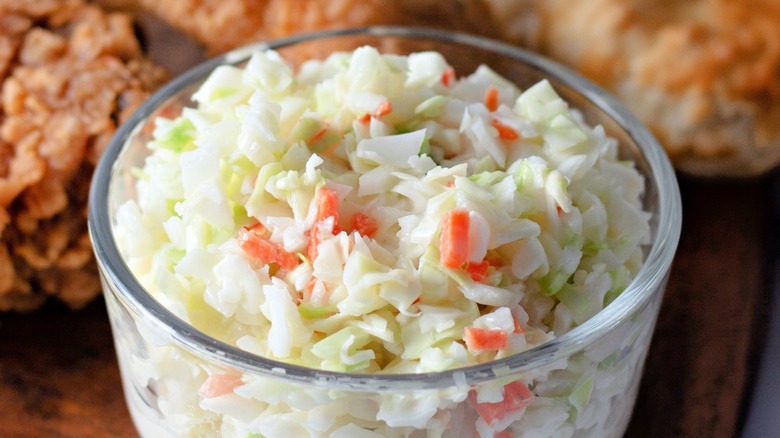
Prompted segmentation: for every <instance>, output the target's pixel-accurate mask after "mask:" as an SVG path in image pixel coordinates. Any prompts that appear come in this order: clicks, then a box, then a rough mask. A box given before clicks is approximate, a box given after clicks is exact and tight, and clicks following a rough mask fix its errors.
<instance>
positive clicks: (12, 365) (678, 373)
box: [0, 178, 771, 438]
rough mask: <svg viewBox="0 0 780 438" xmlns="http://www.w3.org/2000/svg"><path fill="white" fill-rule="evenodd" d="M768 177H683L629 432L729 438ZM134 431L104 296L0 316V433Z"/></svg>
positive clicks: (760, 251) (754, 328) (755, 316)
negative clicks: (674, 239)
mask: <svg viewBox="0 0 780 438" xmlns="http://www.w3.org/2000/svg"><path fill="white" fill-rule="evenodd" d="M770 188H771V181H770V180H769V179H767V178H765V179H760V180H752V181H748V182H706V181H700V180H692V179H686V178H683V179H681V189H682V197H683V216H684V221H683V234H682V239H681V242H680V247H679V250H678V253H677V256H676V259H675V263H674V266H673V269H672V273H671V278H670V281H669V287H668V289H667V291H666V295H665V298H664V304H663V306H662V309H661V314H660V316H659V321H658V326H657V330H656V333H655V336H654V338H653V343H652V345H651V348H650V353H649V356H648V360H647V364H646V367H645V373H644V377H643V381H642V385H641V389H640V393H639V399H638V400H637V404H636V408H635V411H634V416H633V419H632V422H631V425H630V427H629V432H628V434H627V436H628V437H707V438H731V437H735V436H738V431H739V429H740V426H741V422H742V420H743V417H744V415H743V414H744V412H745V409H746V407H747V404H748V402H749V396H750V387H751V381H752V378H753V375H754V371H755V370H756V367H757V364H758V360H757V359H758V354H759V353H760V349H761V347H762V344H763V342H764V339H763V333H764V331H765V327H766V323H767V314H766V312H765V310H764V309H765V308H766V307H765V303H766V300H767V299H768V298H767V297H768V294H769V291H770V285H769V282H768V279H769V275H768V274H769V273H768V265H769V264H768V250H769V247H770V242H771V236H770V231H771V230H770V227H769V223H770V222H769V220H770V219H769V218H770V208H769V202H768V199H769V198H768V196H769V194H770ZM38 436H41V437H43V436H45V437H48V438H52V437H74V438H76V437H79V438H89V437H133V436H137V435H136V433H135V431H134V429H133V425H132V423H131V421H130V417H129V414H128V411H127V408H126V407H125V403H124V398H123V395H122V388H121V384H120V380H119V373H118V369H117V363H116V358H115V356H114V350H113V344H112V339H111V332H110V328H109V323H108V319H107V315H106V312H105V308H104V303H103V301H102V300H98V301H96V302H94V303H92V304H91V305H90V306H88V307H87V308H86V309H83V310H81V311H70V310H67V309H64V308H62V307H61V306H58V305H55V304H52V305H49V306H47V307H46V308H44V309H43V310H42V311H40V312H37V313H32V314H27V315H19V314H0V437H4V438H5V437H9V438H11V437H38Z"/></svg>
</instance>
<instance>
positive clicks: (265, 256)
mask: <svg viewBox="0 0 780 438" xmlns="http://www.w3.org/2000/svg"><path fill="white" fill-rule="evenodd" d="M236 240H237V241H238V246H240V247H241V249H243V250H244V252H246V253H247V254H249V255H250V256H252V257H254V258H256V259H258V260H260V261H261V262H263V263H265V264H266V265H267V264H271V263H276V264H277V265H279V267H280V268H282V269H285V270H287V271H290V270H292V269H295V267H296V266H298V262H299V260H298V257H297V256H296V255H295V254H292V253H289V252H287V251H286V250H285V249H284V247H282V245H279V244H278V243H274V242H271V241H270V240H268V230H266V228H265V227H264V226H263V225H262V224H259V223H258V224H255V225H253V226H251V227H249V228H242V229H241V230H239V232H238V237H237V238H236Z"/></svg>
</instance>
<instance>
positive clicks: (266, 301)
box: [117, 47, 649, 437]
mask: <svg viewBox="0 0 780 438" xmlns="http://www.w3.org/2000/svg"><path fill="white" fill-rule="evenodd" d="M448 69H451V67H450V66H449V65H448V64H447V62H446V60H445V59H444V58H443V57H442V56H441V55H440V54H438V53H433V52H422V53H416V54H412V55H410V56H408V57H402V56H391V55H383V54H380V53H379V52H378V51H377V50H376V49H374V48H371V47H362V48H360V49H358V50H356V51H355V52H352V53H338V54H334V55H332V56H331V57H329V58H327V59H326V60H324V61H308V62H306V63H305V64H304V65H302V66H301V67H300V69H299V71H298V72H297V73H296V72H294V71H293V69H292V68H291V67H290V66H288V65H287V63H286V62H285V61H284V60H283V59H282V58H281V56H279V54H277V53H276V52H273V51H265V52H259V53H256V54H255V55H254V56H252V58H251V60H250V61H249V62H248V63H247V65H246V67H245V68H236V67H220V68H218V69H216V70H215V71H214V72H213V74H212V75H211V76H210V77H209V78H208V79H207V80H206V81H205V82H204V83H203V85H202V86H201V88H200V89H199V90H198V91H197V92H196V93H195V95H194V96H193V99H194V101H195V102H196V103H197V108H191V109H187V110H185V111H183V112H182V114H181V115H180V116H179V117H178V118H175V119H173V120H167V119H158V121H157V128H156V129H155V131H154V141H152V142H151V143H150V144H149V147H150V150H151V155H150V157H149V158H148V159H147V162H146V165H145V166H144V167H143V168H142V169H139V172H138V174H139V175H141V176H142V177H141V179H140V180H139V182H138V195H139V196H138V199H137V200H135V201H128V203H126V204H125V205H122V206H121V207H120V208H119V211H118V214H117V236H118V240H119V242H120V244H121V246H122V249H123V251H124V254H125V256H126V257H127V259H128V262H129V264H130V266H131V268H132V269H133V271H134V272H135V274H136V275H137V276H138V278H140V279H141V280H142V281H143V283H144V285H145V286H146V287H147V288H148V289H149V290H150V291H151V292H152V293H153V294H154V295H155V296H157V297H158V298H159V299H160V301H161V302H163V303H165V304H166V305H167V306H168V307H170V308H171V309H172V310H174V311H175V312H176V314H177V315H180V316H181V317H182V318H184V319H185V320H187V321H189V322H190V323H192V324H193V325H196V327H197V328H198V329H200V330H202V331H204V332H206V333H208V334H210V335H212V336H214V337H216V338H218V339H221V340H224V341H226V342H229V343H232V344H234V345H237V346H238V347H239V348H243V349H245V350H247V351H250V352H252V353H255V354H259V355H263V356H267V357H271V358H275V359H279V360H283V361H288V362H290V363H295V364H298V365H303V366H308V367H313V368H320V369H327V370H335V371H345V372H377V373H383V372H384V373H397V372H403V373H407V372H411V373H415V372H431V371H441V370H444V369H449V368H457V367H462V366H466V365H471V364H476V363H481V362H485V361H489V360H492V359H495V358H499V357H505V356H508V355H511V354H515V353H519V352H521V351H524V350H526V349H529V348H532V347H534V346H537V345H539V344H541V343H544V342H546V341H549V340H550V339H552V338H553V337H555V336H559V335H561V334H563V333H565V332H567V331H569V330H571V329H572V328H573V327H576V326H577V325H578V324H581V323H582V322H584V321H585V320H587V319H588V318H590V317H592V316H593V315H594V314H596V313H597V312H599V311H600V310H601V309H602V308H603V307H604V306H605V305H607V304H608V303H609V302H610V301H612V300H614V299H615V298H616V297H617V295H619V294H620V292H621V291H622V290H623V289H624V288H625V286H626V284H627V283H628V282H629V281H630V279H631V278H632V276H633V275H634V274H635V273H636V272H637V270H638V269H639V267H640V265H641V261H642V245H644V244H646V243H647V242H648V240H649V225H648V222H649V214H648V213H647V212H645V211H643V210H642V204H641V202H640V198H641V196H642V194H643V191H644V181H643V179H642V177H641V176H640V174H639V173H638V172H637V171H636V169H634V167H633V165H632V164H630V163H626V162H623V161H618V158H617V152H616V144H615V142H614V141H613V140H611V139H609V138H608V137H607V136H606V134H605V133H604V131H603V129H602V128H601V127H595V128H593V127H590V126H588V125H586V124H585V123H584V122H583V121H582V118H581V117H580V116H579V115H578V114H577V113H576V112H574V111H572V110H571V109H569V107H568V104H567V103H566V102H565V101H564V100H563V99H561V98H560V97H559V96H558V94H557V93H556V92H555V90H554V89H553V87H552V86H551V85H550V84H549V83H548V82H546V81H542V82H539V83H537V84H536V85H533V86H532V87H530V88H528V89H527V90H520V89H518V88H517V87H515V86H514V85H513V84H512V83H511V82H509V81H508V80H506V79H504V78H502V77H500V76H499V75H498V74H497V73H495V72H494V71H492V70H490V69H489V68H487V67H485V66H483V67H480V68H479V69H478V70H477V71H476V72H474V73H473V74H471V75H469V76H465V77H462V78H460V79H457V78H455V79H453V82H452V83H445V82H447V81H443V80H442V78H443V75H446V74H447V71H448ZM491 88H493V89H495V91H496V96H497V97H496V99H497V101H498V104H497V107H496V108H491V107H489V106H488V105H487V104H486V102H484V101H483V100H485V99H486V98H485V96H486V93H488V92H490V89H491ZM458 210H465V211H466V214H465V218H466V219H465V220H466V221H467V225H466V226H465V228H457V227H456V226H455V225H453V226H452V227H453V228H452V229H450V228H449V225H447V226H445V222H446V221H447V220H448V218H449V217H450V215H451V214H453V213H452V212H453V211H458ZM467 329H474V330H482V331H481V332H480V331H478V332H475V333H488V335H490V336H492V337H493V338H494V339H499V340H501V339H503V341H501V342H500V343H498V344H493V343H487V344H485V346H480V345H479V344H467V343H465V342H464V336H465V332H466V331H467ZM502 333H503V334H502ZM475 342H476V341H475ZM496 345H498V346H496ZM196 374H197V373H196ZM198 376H199V375H198ZM178 378H181V377H178ZM193 378H195V376H193ZM199 378H202V377H199ZM578 379H579V380H577V381H576V383H572V384H569V385H568V386H567V387H566V389H565V390H564V393H561V394H559V396H560V397H558V398H545V397H539V398H538V399H537V401H536V402H534V403H533V404H532V405H531V406H529V407H528V408H527V409H523V410H522V411H519V410H518V411H517V412H515V411H513V412H512V413H511V415H508V416H507V417H502V418H503V419H502V420H501V421H496V422H494V423H489V422H487V421H486V420H484V419H483V418H480V419H478V420H475V419H474V418H470V417H463V416H464V415H466V414H463V413H462V412H461V413H460V414H458V415H461V417H463V418H462V419H461V420H458V421H470V422H471V423H470V424H471V426H470V427H471V430H477V431H479V432H480V433H482V434H483V436H492V433H493V432H496V431H499V430H504V429H508V428H510V427H511V428H512V430H514V431H517V432H518V433H520V432H519V431H520V430H521V429H522V428H525V427H528V430H529V431H531V430H536V429H539V430H547V429H550V430H552V429H557V428H561V427H563V426H562V425H564V423H566V421H568V419H569V416H571V417H572V418H574V419H576V421H577V422H582V421H584V420H582V416H583V415H584V413H586V412H588V402H589V400H590V398H591V393H592V392H593V391H594V385H596V383H594V382H597V380H594V378H593V377H592V376H589V375H585V374H583V375H582V377H579V378H578ZM529 383H531V382H529ZM277 386H278V385H277ZM539 387H540V388H541V387H542V385H541V384H540V386H539ZM274 388H276V389H274ZM558 390H562V389H561V387H557V388H556V391H558ZM275 391H276V392H275ZM274 394H276V395H274ZM502 394H503V393H502V388H501V387H497V388H493V392H490V391H488V390H487V389H484V390H483V391H481V392H480V394H479V398H478V400H479V403H483V402H484V403H486V401H485V400H489V401H490V402H493V403H497V402H501V400H502V398H503V397H504V396H503V395H502ZM299 396H301V395H300V394H299V395H297V396H296V397H299ZM321 396H322V397H325V399H327V400H329V402H332V401H333V400H335V399H334V398H333V396H332V395H328V394H325V395H321ZM225 397H226V398H220V399H219V400H216V399H214V400H206V401H204V402H203V403H200V408H201V409H203V410H205V411H209V412H212V413H218V414H223V415H226V416H230V417H231V419H230V420H228V419H224V420H223V421H224V422H225V424H226V425H227V424H228V422H232V423H230V426H229V427H230V428H232V429H230V430H243V431H247V432H246V433H250V436H261V435H259V434H261V433H262V434H263V436H300V435H301V434H311V435H312V436H314V435H317V436H320V435H322V436H325V435H323V434H326V435H327V436H331V437H342V436H344V437H346V436H350V437H353V436H355V437H357V436H365V437H372V436H390V435H389V434H390V433H391V432H390V431H391V430H395V429H394V428H399V430H401V429H403V428H407V429H403V430H407V431H408V430H414V429H418V428H420V429H429V430H431V431H432V432H431V433H432V434H433V435H430V436H434V435H435V436H439V435H440V434H441V432H442V431H443V430H444V429H443V428H446V427H449V425H451V424H455V423H456V422H457V421H456V420H455V419H453V417H451V416H452V415H456V414H457V413H458V412H460V411H457V409H462V408H460V407H458V408H456V406H459V405H458V403H460V402H462V401H463V400H464V399H465V393H463V394H460V395H457V396H453V397H454V399H458V398H459V400H457V402H456V401H454V399H453V400H449V401H448V400H445V399H443V398H442V397H441V396H440V395H435V394H429V393H411V394H394V395H392V396H388V397H386V398H384V399H381V400H380V401H379V402H377V403H375V404H374V405H369V406H366V407H364V408H362V409H366V410H367V411H366V412H365V413H364V414H365V415H363V414H349V415H358V416H361V415H363V416H361V418H353V417H350V418H352V419H350V420H343V419H342V417H344V416H348V414H347V413H346V412H348V410H347V409H346V408H345V410H344V411H343V412H341V411H338V412H336V411H334V412H330V413H325V411H323V413H322V417H321V418H320V417H318V418H320V419H318V420H317V419H315V417H316V415H319V414H316V415H315V406H318V405H317V404H316V403H314V402H312V399H311V398H310V397H303V398H299V399H296V400H297V401H295V400H291V399H289V397H292V395H290V394H285V389H284V388H283V387H276V386H274V384H273V383H272V382H270V381H265V380H264V381H263V382H261V383H255V384H253V383H248V384H247V385H245V386H244V387H242V388H241V389H237V390H236V391H235V394H230V395H228V396H225ZM315 398H316V397H315ZM241 400H244V401H245V402H246V403H250V402H249V401H248V400H253V401H252V402H251V403H254V404H251V403H250V404H247V405H242V404H241ZM282 400H284V402H283V403H282V402H281V401H282ZM274 403H281V404H279V405H274ZM295 403H301V404H302V405H301V406H304V408H301V409H304V410H303V411H302V410H300V409H299V408H295V409H293V408H292V405H293V404H295ZM334 403H335V402H334ZM242 406H243V407H242ZM285 406H287V407H288V408H285ZM328 406H330V405H328ZM331 408H332V406H331V407H329V408H327V409H331ZM286 409H289V411H288V410H286ZM323 409H325V408H324V407H323ZM333 409H335V408H333ZM339 409H340V408H339ZM448 409H451V411H449V410H448ZM309 411H310V412H309ZM526 411H527V413H526V414H525V415H524V412H526ZM539 411H543V412H545V414H544V420H540V419H538V418H535V417H531V418H529V415H530V414H532V413H533V412H539ZM239 412H240V413H241V414H240V415H239V414H238V413H239ZM306 412H309V413H306ZM317 412H318V411H317ZM445 412H446V415H447V417H446V418H444V417H442V416H443V415H445V414H444V413H445ZM552 412H554V413H555V414H553V413H552ZM575 417H576V418H575ZM326 418H327V421H326V420H325V419H326ZM337 418H338V419H337ZM345 418H346V417H345ZM469 418H470V419H469ZM275 421H276V422H275ZM437 425H438V426H437ZM224 427H228V426H224ZM437 427H439V428H440V429H436V428H437ZM566 427H570V425H568V423H566ZM475 428H476V429H475ZM436 430H439V432H435V431H436ZM326 432H327V433H326ZM283 434H284V435H283ZM393 436H395V435H393ZM469 436H471V435H469ZM518 436H520V435H518ZM523 436H542V435H536V434H533V433H531V432H529V433H528V434H527V435H523ZM544 436H547V435H544ZM556 436H568V435H567V434H566V433H560V434H558V435H556Z"/></svg>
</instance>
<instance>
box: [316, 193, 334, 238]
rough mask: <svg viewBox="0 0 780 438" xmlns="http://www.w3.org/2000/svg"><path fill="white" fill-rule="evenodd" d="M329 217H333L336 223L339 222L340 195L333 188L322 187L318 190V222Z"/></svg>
mask: <svg viewBox="0 0 780 438" xmlns="http://www.w3.org/2000/svg"><path fill="white" fill-rule="evenodd" d="M329 217H332V218H333V219H334V220H335V223H338V221H339V195H338V193H336V191H335V190H333V189H330V188H328V187H320V189H319V190H318V191H317V222H322V221H323V220H325V219H327V218H329ZM334 233H335V231H334Z"/></svg>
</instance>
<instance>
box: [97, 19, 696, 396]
mask: <svg viewBox="0 0 780 438" xmlns="http://www.w3.org/2000/svg"><path fill="white" fill-rule="evenodd" d="M359 35H367V36H375V37H406V38H419V39H423V40H437V41H440V42H444V43H451V44H462V45H467V46H471V47H474V48H477V49H483V50H488V51H491V52H494V53H495V54H497V55H500V56H506V57H509V58H513V59H516V60H519V61H521V62H524V63H527V64H530V65H531V66H532V67H533V68H535V69H538V70H539V71H540V72H541V73H542V74H543V75H544V76H545V77H551V78H555V80H557V81H560V82H561V83H563V84H565V85H566V86H568V87H571V88H572V89H573V90H574V91H576V92H577V93H579V94H580V95H581V96H582V97H583V98H585V99H586V100H588V101H590V102H591V103H592V104H593V105H594V106H595V107H596V108H598V109H599V110H600V111H603V112H604V113H605V114H606V116H608V117H610V118H612V119H613V120H614V121H615V122H616V123H617V124H618V125H619V126H620V127H621V128H622V129H624V130H625V132H626V134H627V135H629V136H630V137H631V138H632V139H633V141H634V142H635V143H636V145H637V146H638V147H639V150H640V151H641V153H642V158H644V160H646V162H647V167H648V168H649V171H650V172H651V175H649V177H648V179H650V180H651V181H648V182H649V183H652V184H653V185H654V186H655V187H656V195H657V197H658V211H657V212H656V213H655V214H656V224H657V225H656V226H657V230H656V234H655V236H653V238H652V242H651V246H650V249H649V251H648V253H647V255H646V258H645V262H644V265H643V266H642V267H641V269H640V271H639V272H638V273H637V275H636V276H635V278H634V279H633V280H632V281H631V283H630V284H629V285H628V286H627V287H626V289H625V290H624V292H623V293H621V294H620V296H618V298H617V299H615V300H614V301H613V302H612V303H610V305H609V306H607V307H606V308H605V309H603V310H601V311H600V312H598V313H597V314H596V315H595V316H593V317H592V318H590V319H589V320H587V321H586V322H584V323H583V324H581V325H579V326H577V327H575V328H574V329H572V330H570V331H569V332H567V333H565V334H563V335H561V336H560V337H556V338H555V339H553V340H551V341H549V342H546V343H544V344H541V345H539V346H537V347H534V348H532V349H529V350H526V351H523V352H521V353H517V354H515V355H511V356H508V357H505V358H502V359H498V360H494V361H490V362H486V363H481V364H477V365H470V366H467V367H463V368H454V369H448V370H444V371H439V372H426V373H407V374H378V373H373V374H369V373H362V374H361V373H343V372H336V371H326V370H320V369H315V368H308V367H303V366H299V365H294V364H289V363H286V362H283V361H277V360H273V359H269V358H265V357H261V356H257V355H254V354H252V353H249V352H246V351H244V350H241V349H239V348H237V347H233V346H231V345H229V344H227V343H224V342H221V341H218V340H216V339H215V338H212V337H211V336H209V335H207V334H205V333H204V332H202V331H200V330H198V329H196V328H194V327H193V326H191V325H189V324H187V323H186V322H184V321H183V320H181V319H180V318H178V317H177V316H175V315H174V314H173V313H172V312H171V311H169V310H168V309H167V308H166V307H164V306H163V305H162V304H160V303H159V302H158V301H157V300H155V299H154V298H153V297H152V296H151V295H150V294H149V293H148V292H147V291H146V290H145V289H144V288H143V287H142V286H141V284H140V283H139V282H138V281H137V280H136V279H135V277H134V276H133V275H132V273H131V271H130V269H129V268H128V266H127V265H126V263H125V262H124V259H123V257H122V256H121V255H120V252H119V248H118V245H117V243H116V241H115V240H114V237H113V232H112V224H111V219H110V216H109V202H108V201H109V195H110V187H111V183H112V176H113V174H114V170H115V167H116V166H115V163H116V160H117V158H118V157H119V156H120V155H121V153H122V152H123V150H124V146H125V144H126V142H127V140H128V138H130V136H131V135H132V134H133V133H134V132H135V129H136V128H137V127H138V126H139V125H140V124H141V123H142V122H144V121H145V120H146V119H147V118H148V117H150V115H151V114H152V113H153V111H154V109H156V108H157V107H158V106H159V105H160V104H162V103H164V102H165V101H166V100H167V99H169V98H170V97H172V96H173V95H175V93H177V92H178V91H180V90H182V89H183V88H185V87H186V86H188V85H189V84H191V83H192V82H193V81H197V80H201V79H204V78H205V77H206V76H207V75H208V73H209V72H211V71H212V70H213V69H214V68H216V67H217V66H219V65H223V64H235V63H237V62H241V61H244V60H247V59H248V58H249V56H251V54H252V53H254V52H256V51H261V50H268V49H272V50H273V49H281V48H284V47H288V46H292V45H295V44H298V43H303V42H307V41H312V40H315V39H323V38H333V37H347V36H359ZM681 210H682V207H681V199H680V193H679V187H678V184H677V179H676V176H675V172H674V170H673V167H672V165H671V162H670V161H669V158H668V157H667V155H666V153H665V152H664V150H663V149H662V147H661V145H660V144H659V143H658V141H657V140H656V139H655V138H654V137H653V135H652V134H651V133H650V132H649V131H648V130H647V128H645V126H644V125H643V124H642V123H641V122H640V121H639V119H638V118H637V117H635V116H634V115H633V114H632V113H631V112H630V111H629V110H628V109H627V108H626V107H625V106H624V105H623V104H621V103H620V102H618V101H617V100H616V99H615V98H614V97H612V96H611V95H610V94H609V93H607V92H606V91H605V90H603V89H602V88H600V87H599V86H597V85H595V84H594V83H592V82H591V81H589V80H588V79H586V78H584V77H583V76H581V75H579V74H578V73H575V72H573V71H571V70H570V69H568V68H567V67H564V66H562V65H560V64H558V63H556V62H554V61H552V60H549V59H547V58H545V57H543V56H542V55H539V54H537V53H533V52H531V51H528V50H525V49H522V48H519V47H516V46H512V45H510V44H507V43H504V42H500V41H496V40H493V39H490V38H485V37H481V36H474V35H469V34H464V33H455V32H451V31H443V30H435V29H428V28H418V27H403V26H366V27H356V28H348V29H336V30H325V31H319V32H311V33H305V34H298V35H294V36H291V37H287V38H281V39H276V40H271V41H265V42H258V43H254V44H250V45H247V46H244V47H241V48H237V49H235V50H232V51H230V52H227V53H225V54H223V55H221V56H218V57H216V58H213V59H211V60H208V61H205V62H203V63H201V64H199V65H197V66H195V67H193V68H191V69H190V70H188V71H186V72H185V73H183V74H181V75H179V76H178V77H176V78H175V79H173V80H172V81H171V82H169V83H167V84H166V85H164V86H163V87H162V88H160V89H159V90H158V91H157V92H155V93H154V94H153V95H152V96H151V97H150V98H149V99H147V100H146V101H145V102H144V103H143V104H142V105H141V106H140V107H139V108H138V109H137V110H136V111H135V112H134V113H133V114H132V115H131V116H130V117H129V118H128V119H127V120H126V121H125V122H124V123H123V124H122V125H121V126H120V127H119V129H118V130H117V132H116V133H115V135H114V137H113V138H112V139H111V141H110V143H109V146H108V147H107V149H106V150H105V152H104V153H103V155H102V157H101V159H100V161H99V164H98V166H97V168H96V170H95V172H94V176H93V180H92V185H91V189H90V194H89V215H88V224H89V233H90V237H91V239H92V242H93V249H94V252H95V257H96V259H97V261H98V267H99V270H100V274H101V276H102V277H103V282H104V293H105V294H108V293H110V292H109V291H108V290H107V289H112V291H113V293H115V294H116V295H117V296H118V298H120V299H121V301H122V302H123V304H124V305H125V306H129V307H130V308H131V310H132V311H133V312H135V313H136V314H138V315H142V317H143V318H144V319H147V320H148V321H149V322H152V323H153V324H155V325H156V326H158V327H159V328H161V329H163V330H166V331H167V333H168V335H170V337H171V338H172V339H174V340H175V341H176V342H177V343H178V344H180V345H181V346H183V347H184V348H186V349H187V350H189V351H190V352H191V353H194V354H196V355H198V356H202V357H204V358H206V359H207V360H209V361H212V362H215V363H219V364H222V365H224V366H227V367H231V368H234V369H238V370H241V371H243V372H248V373H252V374H256V375H263V376H266V377H274V378H284V379H287V380H290V381H295V382H299V383H305V384H310V385H314V386H322V387H328V388H331V389H344V390H353V391H355V390H356V391H384V390H393V391H397V390H421V389H441V388H447V387H452V386H463V385H469V386H471V385H476V384H479V383H484V382H487V381H490V380H494V379H497V378H502V377H507V376H511V375H516V374H518V373H521V372H523V371H527V370H530V369H532V368H535V367H538V366H540V365H543V364H548V363H551V362H552V361H554V360H557V359H559V358H561V357H564V356H566V355H568V354H570V353H571V352H574V351H578V350H580V349H582V348H584V347H585V346H587V345H589V344H590V343H592V342H594V341H596V340H598V339H600V338H602V337H603V336H605V335H606V334H608V333H609V332H610V330H611V329H612V328H613V327H615V326H617V325H619V324H620V323H621V322H623V321H624V320H625V319H627V318H628V317H630V315H632V314H633V313H634V312H635V311H636V310H637V309H640V308H641V307H642V306H644V305H645V303H647V301H648V300H650V299H651V298H652V297H654V296H655V295H656V294H661V295H663V293H664V287H665V283H666V279H667V278H668V274H669V271H670V269H671V264H672V260H673V258H674V253H675V251H676V247H677V244H678V241H679V237H680V231H681V223H682V211H681ZM108 285H114V286H115V290H114V289H113V288H109V287H108ZM659 299H660V298H659Z"/></svg>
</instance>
